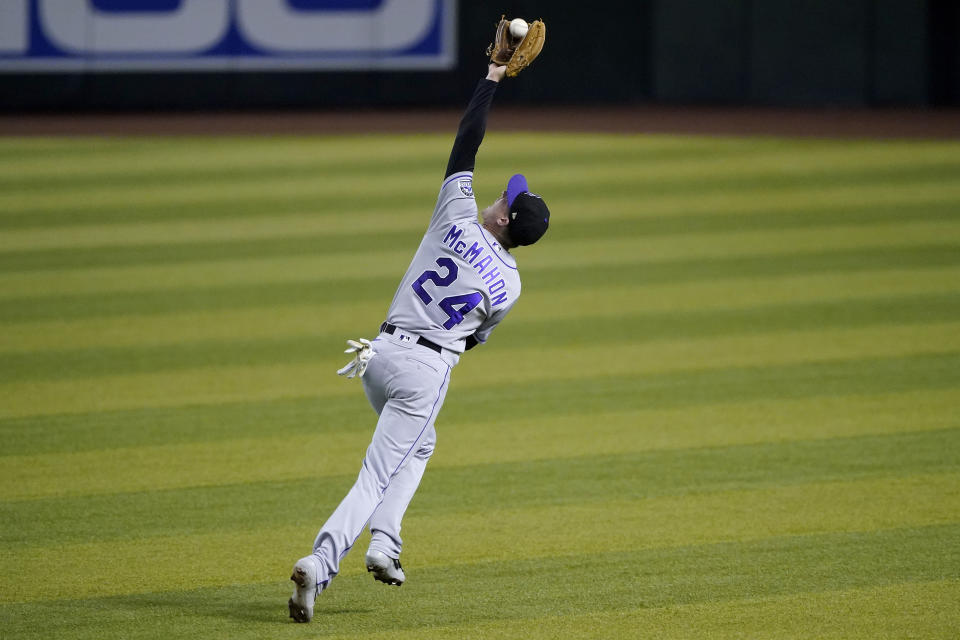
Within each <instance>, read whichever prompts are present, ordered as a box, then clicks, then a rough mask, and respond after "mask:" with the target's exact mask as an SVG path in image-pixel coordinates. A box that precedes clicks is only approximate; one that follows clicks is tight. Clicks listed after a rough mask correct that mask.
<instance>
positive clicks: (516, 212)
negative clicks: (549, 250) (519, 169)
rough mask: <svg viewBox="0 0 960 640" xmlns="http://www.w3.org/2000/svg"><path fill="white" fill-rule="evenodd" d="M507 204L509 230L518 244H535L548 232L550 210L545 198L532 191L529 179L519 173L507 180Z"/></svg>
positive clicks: (512, 238) (514, 241)
mask: <svg viewBox="0 0 960 640" xmlns="http://www.w3.org/2000/svg"><path fill="white" fill-rule="evenodd" d="M507 204H509V205H510V226H509V227H507V232H508V233H509V234H510V239H511V240H512V241H513V243H514V244H515V245H517V246H524V245H528V244H533V243H534V242H536V241H537V240H539V239H540V237H541V236H543V234H544V233H546V232H547V227H548V226H549V225H550V210H549V209H547V204H546V203H545V202H544V201H543V198H541V197H540V196H538V195H537V194H535V193H530V190H529V188H528V187H527V179H526V178H525V177H524V176H523V174H522V173H518V174H516V175H514V176H513V177H511V178H510V180H509V181H508V182H507Z"/></svg>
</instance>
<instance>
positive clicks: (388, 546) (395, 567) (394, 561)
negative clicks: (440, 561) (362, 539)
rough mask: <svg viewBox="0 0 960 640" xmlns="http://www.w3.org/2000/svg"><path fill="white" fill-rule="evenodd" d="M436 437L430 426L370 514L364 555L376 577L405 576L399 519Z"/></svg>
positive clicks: (395, 580) (396, 580)
mask: <svg viewBox="0 0 960 640" xmlns="http://www.w3.org/2000/svg"><path fill="white" fill-rule="evenodd" d="M436 438H437V432H436V429H435V428H433V427H431V428H430V430H429V433H428V434H426V436H425V437H424V439H423V441H422V443H421V444H420V447H419V448H418V449H417V450H416V452H415V453H414V455H413V456H411V457H410V459H409V460H408V461H407V462H406V463H405V464H404V465H403V467H401V468H400V470H399V471H398V472H397V474H396V475H395V476H394V478H393V480H392V481H391V482H390V486H389V487H388V488H387V490H386V492H385V493H384V494H383V501H382V502H381V503H380V506H379V507H377V510H376V511H375V512H374V514H373V517H371V518H370V534H371V539H370V547H369V548H368V550H367V554H366V558H365V559H366V563H367V570H368V571H371V572H373V574H374V577H375V578H376V579H377V580H380V581H381V582H386V583H387V584H396V585H400V584H402V583H403V581H404V580H405V576H404V574H403V569H402V568H401V567H400V563H399V558H400V551H401V550H402V547H403V540H402V539H401V538H400V523H401V521H402V520H403V514H404V513H405V512H406V510H407V507H408V506H409V505H410V501H411V500H412V499H413V495H414V494H415V493H416V491H417V487H419V486H420V479H421V478H422V477H423V472H424V470H425V469H426V467H427V461H428V460H429V459H430V456H431V454H433V449H434V446H435V445H436Z"/></svg>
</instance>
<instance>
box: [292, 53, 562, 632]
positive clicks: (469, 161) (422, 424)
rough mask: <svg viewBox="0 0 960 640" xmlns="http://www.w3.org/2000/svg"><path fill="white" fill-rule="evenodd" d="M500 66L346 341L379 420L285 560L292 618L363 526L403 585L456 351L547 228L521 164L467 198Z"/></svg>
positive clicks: (507, 301) (490, 311) (506, 296)
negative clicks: (375, 317)
mask: <svg viewBox="0 0 960 640" xmlns="http://www.w3.org/2000/svg"><path fill="white" fill-rule="evenodd" d="M506 70H507V67H506V66H503V65H498V64H496V63H491V64H490V65H489V68H488V73H487V76H486V78H484V79H482V80H481V81H480V82H479V83H478V85H477V87H476V89H475V91H474V93H473V97H472V98H471V100H470V103H469V106H468V107H467V110H466V113H465V114H464V115H463V118H462V120H461V121H460V127H459V130H458V131H457V137H456V140H455V142H454V145H453V150H452V151H451V153H450V159H449V162H448V164H447V170H446V174H445V176H444V180H443V183H442V185H441V187H440V194H439V197H438V198H437V205H436V208H435V209H434V210H433V215H432V217H431V218H430V224H429V226H428V227H427V231H426V234H425V235H424V236H423V240H422V241H421V242H420V247H419V248H418V249H417V252H416V254H415V255H414V257H413V261H412V262H411V263H410V267H409V268H408V269H407V272H406V274H405V275H404V276H403V280H402V281H401V282H400V286H399V287H398V288H397V292H396V294H395V295H394V297H393V302H392V303H391V304H390V309H389V311H388V313H387V318H386V322H384V323H383V324H382V325H381V326H380V335H379V336H378V337H377V338H375V339H374V340H373V341H372V342H371V341H367V340H362V339H361V340H360V341H359V342H357V341H352V340H351V341H348V342H349V344H350V348H349V349H347V353H352V354H354V359H353V360H352V361H351V362H350V363H348V364H347V366H345V367H344V368H343V369H341V370H340V371H338V373H339V374H341V375H346V376H347V377H354V376H360V377H361V380H362V382H363V389H364V391H365V392H366V395H367V399H368V400H369V401H370V404H371V405H373V408H374V410H375V411H376V412H377V414H378V415H379V420H378V421H377V427H376V430H375V431H374V434H373V439H372V441H371V442H370V446H369V447H368V448H367V452H366V456H365V457H364V460H363V465H362V468H361V469H360V474H359V476H358V477H357V481H356V483H355V484H354V485H353V488H351V489H350V491H349V492H348V493H347V495H346V497H345V498H344V499H343V501H342V502H341V503H340V505H339V506H338V507H337V508H336V509H335V510H334V512H333V514H331V515H330V517H329V519H328V520H327V521H326V523H325V524H324V525H323V527H322V528H321V529H320V532H319V533H318V534H317V537H316V540H315V541H314V543H313V552H312V553H311V554H310V555H308V556H306V557H304V558H301V559H300V560H298V561H297V562H296V564H295V565H294V567H293V575H292V576H291V578H290V579H291V580H293V581H294V583H295V587H294V590H293V596H292V597H291V598H290V601H289V603H288V604H289V608H290V617H291V618H293V619H294V620H295V621H296V622H309V621H310V620H311V619H312V618H313V608H314V600H315V599H316V597H317V595H318V594H319V593H320V592H321V591H323V590H324V589H325V588H326V587H327V585H329V584H330V581H331V580H332V579H333V578H334V577H335V576H336V575H337V573H338V572H339V570H340V561H341V560H342V559H343V557H344V555H346V553H347V552H348V551H349V550H350V548H351V547H352V546H353V544H354V542H355V541H356V540H357V538H358V537H359V536H360V534H361V532H362V531H363V529H364V528H365V527H366V526H367V525H369V528H370V533H371V540H370V546H369V548H368V550H367V553H366V556H365V561H366V567H367V571H369V572H371V573H373V577H374V578H375V579H376V580H379V581H381V582H384V583H386V584H390V585H397V586H399V585H402V584H403V582H404V579H405V576H404V573H403V568H402V567H401V566H400V551H401V548H402V544H403V543H402V540H401V538H400V521H401V519H402V518H403V514H404V512H405V511H406V509H407V505H409V504H410V500H411V499H412V498H413V494H414V492H415V491H416V490H417V486H418V485H419V484H420V478H421V477H422V476H423V472H424V469H425V468H426V465H427V460H429V458H430V455H431V454H432V453H433V447H434V443H435V441H436V431H435V430H434V421H435V420H436V417H437V413H438V412H439V411H440V407H441V406H442V405H443V400H444V396H445V395H446V393H447V388H448V385H449V383H450V372H451V370H452V369H453V367H454V366H455V365H456V364H457V361H458V360H459V359H460V356H461V354H462V353H463V352H464V351H466V350H468V349H471V348H473V347H475V346H477V345H478V344H482V343H484V342H486V341H487V339H488V338H489V337H490V333H491V332H492V331H493V329H494V328H495V327H496V326H497V325H498V324H499V323H500V321H501V320H503V318H504V316H505V315H506V314H507V313H508V312H509V311H510V309H512V308H513V305H514V304H516V302H517V298H518V297H519V296H520V275H519V272H518V271H517V263H516V261H515V260H514V257H513V255H512V254H511V253H510V249H513V248H514V247H517V246H521V245H529V244H533V243H534V242H536V241H537V240H538V239H540V237H541V236H542V235H543V234H544V232H546V230H547V226H548V224H549V218H550V212H549V211H548V209H547V206H546V204H545V203H544V201H543V200H542V199H541V198H540V196H538V195H536V194H534V193H531V192H530V191H529V190H528V188H527V181H526V179H525V178H524V176H522V175H520V174H517V175H515V176H513V177H512V178H510V180H509V182H508V184H507V188H506V189H505V190H504V191H503V193H502V194H501V195H500V197H498V198H497V199H496V200H495V201H494V202H493V204H491V205H490V206H488V207H487V208H485V209H483V210H482V211H479V212H478V208H477V203H476V200H475V199H474V195H473V186H472V185H473V168H474V161H475V158H476V154H477V150H478V149H479V147H480V143H481V141H482V140H483V135H484V131H485V129H486V122H487V113H488V112H489V110H490V104H491V102H492V101H493V96H494V93H495V92H496V89H497V86H498V83H499V82H500V81H501V80H502V79H503V77H504V74H505V73H506Z"/></svg>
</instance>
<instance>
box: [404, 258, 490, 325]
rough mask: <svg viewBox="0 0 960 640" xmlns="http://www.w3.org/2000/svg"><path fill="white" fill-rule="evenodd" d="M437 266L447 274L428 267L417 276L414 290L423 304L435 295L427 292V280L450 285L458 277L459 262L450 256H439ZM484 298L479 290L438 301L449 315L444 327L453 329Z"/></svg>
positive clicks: (443, 285) (431, 299)
mask: <svg viewBox="0 0 960 640" xmlns="http://www.w3.org/2000/svg"><path fill="white" fill-rule="evenodd" d="M437 266H439V267H440V268H442V269H446V270H447V274H446V275H444V276H441V275H440V274H439V273H438V272H436V271H434V270H432V269H428V270H427V271H424V272H423V273H422V274H420V277H419V278H417V279H416V280H415V281H414V282H413V284H412V285H411V286H412V287H413V290H414V291H415V292H416V294H417V296H418V297H419V298H420V300H421V301H422V302H423V304H426V305H428V304H430V303H431V302H433V296H431V295H430V294H429V293H427V290H426V289H424V288H423V285H424V283H425V282H427V280H429V281H431V282H433V284H435V285H436V286H437V287H443V288H446V287H449V286H450V285H451V284H453V283H454V281H455V280H456V279H457V274H458V273H459V270H458V268H457V263H455V262H454V261H453V260H451V259H450V258H437ZM482 300H483V296H482V295H480V294H479V293H477V292H474V293H467V294H464V295H460V296H447V297H446V298H444V299H443V300H441V301H440V302H438V303H437V306H439V307H440V309H441V310H442V311H443V312H445V313H446V314H447V316H448V318H447V321H446V322H444V323H443V328H444V329H452V328H454V327H455V326H457V325H458V324H460V323H461V322H463V317H464V316H465V315H467V314H468V313H470V312H471V311H473V309H474V307H476V306H477V305H478V304H480V302H481V301H482Z"/></svg>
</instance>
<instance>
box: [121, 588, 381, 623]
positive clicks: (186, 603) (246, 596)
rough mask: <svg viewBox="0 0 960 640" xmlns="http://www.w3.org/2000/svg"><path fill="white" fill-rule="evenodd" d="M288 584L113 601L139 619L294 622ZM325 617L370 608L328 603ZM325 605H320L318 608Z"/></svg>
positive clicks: (354, 612) (351, 613)
mask: <svg viewBox="0 0 960 640" xmlns="http://www.w3.org/2000/svg"><path fill="white" fill-rule="evenodd" d="M289 596H290V590H289V589H288V587H287V585H286V584H279V583H271V584H264V585H238V586H232V587H216V588H202V589H194V590H191V591H174V592H166V593H163V592H160V593H144V594H134V595H129V596H117V597H113V598H110V600H111V601H112V602H113V604H115V605H116V607H117V608H118V609H124V610H128V611H133V612H135V613H136V617H137V619H141V620H142V619H168V618H181V619H182V618H219V619H222V620H232V621H234V622H243V623H245V624H250V623H260V624H263V623H272V622H276V623H290V624H293V621H292V620H291V619H290V617H289V610H288V608H287V598H289ZM326 604H327V606H323V607H322V610H323V616H324V617H328V616H338V615H364V614H370V613H373V611H374V609H373V608H369V607H336V606H330V605H332V604H334V603H331V602H329V601H328V602H327V603H326ZM321 605H322V603H321V602H320V601H318V602H317V606H318V608H320V607H321Z"/></svg>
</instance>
